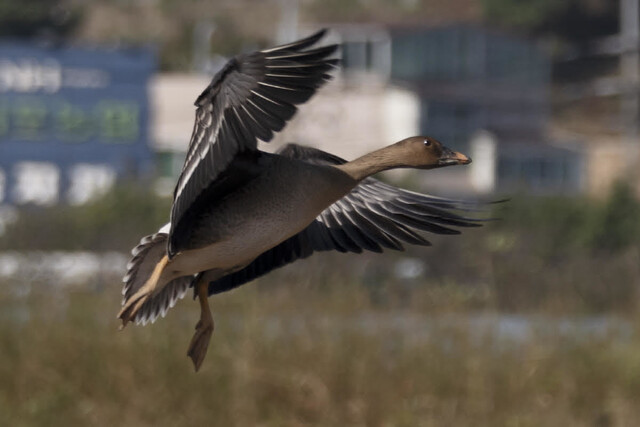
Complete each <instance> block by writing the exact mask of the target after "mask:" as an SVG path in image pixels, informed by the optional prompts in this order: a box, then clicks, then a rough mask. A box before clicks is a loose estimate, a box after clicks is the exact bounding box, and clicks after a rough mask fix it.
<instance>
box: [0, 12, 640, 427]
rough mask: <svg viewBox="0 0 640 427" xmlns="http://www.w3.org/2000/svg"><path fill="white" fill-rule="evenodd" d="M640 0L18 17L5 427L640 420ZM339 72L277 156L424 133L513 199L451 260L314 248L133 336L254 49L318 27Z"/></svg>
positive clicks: (4, 304) (0, 183) (0, 205)
mask: <svg viewBox="0 0 640 427" xmlns="http://www.w3.org/2000/svg"><path fill="white" fill-rule="evenodd" d="M639 21H640V17H639V0H527V1H522V0H449V1H447V2H440V1H434V0H389V1H383V0H265V1H257V0H209V1H201V0H197V1H196V0H188V1H184V0H183V1H179V0H93V1H81V0H66V1H64V0H58V1H52V0H30V1H28V2H25V1H19V0H2V2H1V3H0V424H1V425H23V426H31V425H34V426H35V425H46V426H52V425H89V424H91V425H96V426H102V425H104V426H107V425H109V426H110V425H114V424H120V425H126V426H129V425H131V426H134V425H135V426H145V425H149V426H152V425H153V426H162V425H167V426H169V425H171V426H175V425H224V426H248V425H260V426H281V425H282V426H284V425H287V426H302V425H325V426H328V425H354V426H364V425H367V426H369V425H371V426H440V425H456V426H503V425H504V426H540V425H545V426H559V425H563V426H566V425H572V426H573V425H575V426H635V425H640V407H639V406H638V404H637V402H638V398H639V397H640V316H639V315H638V314H637V313H638V308H639V300H638V297H639V292H638V291H639V289H640V263H639V262H638V261H639V255H640V201H639V199H638V196H639V195H640V185H639V184H640V176H639V172H638V171H639V160H640V157H639V156H640V150H639V147H640V136H639V132H640V71H639V70H640V60H639V52H640V30H639ZM323 27H327V28H330V29H331V32H330V35H329V37H328V39H329V40H328V41H329V42H340V43H342V44H343V48H342V52H341V55H342V59H343V66H342V68H341V69H340V70H337V71H336V72H335V78H334V80H333V81H332V82H331V83H330V84H329V85H328V86H327V87H326V88H324V89H323V90H322V91H321V92H320V93H319V94H318V95H317V96H316V97H314V98H313V99H312V100H311V101H310V102H309V103H308V104H307V105H304V106H302V108H301V114H299V116H297V117H296V118H294V120H293V121H292V122H291V123H290V125H289V126H288V127H287V128H286V130H285V131H284V132H282V134H280V135H279V136H278V138H277V139H276V140H275V141H274V142H273V143H271V144H269V146H268V147H263V148H265V149H267V150H273V149H276V148H277V147H279V146H280V145H281V144H283V143H286V142H291V141H296V142H299V143H303V144H307V145H312V146H316V147H318V148H321V149H324V150H327V151H331V152H333V153H335V154H337V155H339V156H342V157H345V158H347V159H352V158H355V157H357V156H359V155H361V154H363V153H365V152H367V151H369V150H372V149H375V148H379V147H381V146H384V145H387V144H389V143H391V142H394V141H396V140H399V139H401V138H404V137H406V136H410V135H415V134H427V135H432V136H434V137H436V138H438V139H440V140H441V141H443V142H444V143H445V144H446V145H448V146H451V147H453V148H455V149H458V150H460V151H463V152H465V153H467V154H469V155H470V156H471V157H472V158H473V159H474V162H473V163H472V164H471V165H470V166H468V167H457V168H448V169H445V170H436V171H429V172H424V171H418V172H402V173H398V172H396V173H389V174H386V175H384V177H383V179H385V180H388V181H390V182H394V183H396V184H399V185H402V186H403V187H405V188H410V189H414V190H418V191H423V192H429V193H431V194H435V195H442V196H449V197H461V198H468V199H479V200H498V199H501V198H503V197H509V198H510V201H509V202H507V203H502V204H498V205H495V206H490V207H489V208H487V211H486V212H484V213H481V214H480V215H481V216H482V215H484V216H485V217H499V218H501V219H500V220H499V221H495V222H491V223H489V224H487V225H486V226H485V227H482V228H479V229H473V230H465V231H464V233H463V234H462V235H461V236H445V237H440V236H429V240H430V241H431V242H432V243H433V246H432V247H429V248H408V250H407V251H406V252H402V253H391V252H388V253H386V254H384V255H376V254H370V253H365V254H361V255H343V254H319V255H315V256H313V257H311V258H310V259H308V260H305V261H300V262H297V263H295V264H293V265H291V266H288V267H286V268H283V269H281V270H278V271H276V272H274V273H273V274H270V275H268V276H267V277H265V278H261V279H259V280H257V281H256V282H254V283H252V284H249V285H247V286H243V287H241V288H239V289H237V290H235V291H233V292H229V293H226V294H222V295H219V296H216V297H215V298H213V299H212V300H211V304H212V307H213V311H214V317H215V319H216V325H217V328H216V332H215V333H214V336H213V339H212V342H211V346H210V349H209V354H208V357H207V359H206V360H205V362H204V365H203V368H202V370H201V372H199V373H198V374H194V373H193V368H192V366H191V362H190V361H189V360H188V359H187V357H186V355H185V353H186V348H187V345H188V342H189V340H190V337H191V334H192V330H193V326H194V324H195V322H196V320H197V319H198V313H199V312H198V307H197V304H195V303H193V302H192V301H191V300H190V298H186V299H185V301H182V302H180V303H179V304H178V305H177V306H176V307H175V308H174V309H173V310H171V311H170V312H169V314H168V315H167V318H165V319H162V320H160V321H158V322H156V324H154V325H150V326H146V327H144V328H142V327H136V326H133V327H128V328H127V329H126V330H125V331H123V332H118V331H117V327H118V323H117V322H116V319H115V315H116V313H117V312H118V310H119V307H120V301H121V295H120V289H121V283H120V280H121V277H122V275H123V273H124V270H125V265H126V261H127V259H128V253H129V250H130V249H131V247H133V246H134V245H135V244H137V242H138V240H139V239H140V237H142V236H144V235H146V234H149V233H152V232H154V231H155V230H157V229H158V227H159V226H160V225H162V224H163V223H165V222H166V221H167V220H168V216H169V208H170V204H171V199H170V195H171V192H172V191H173V185H174V183H175V180H176V178H177V175H178V174H179V172H180V168H181V166H182V161H183V159H184V155H185V151H186V148H187V144H188V139H189V136H190V132H191V128H192V125H193V117H194V109H193V108H194V107H193V101H194V100H195V98H196V97H197V96H198V95H199V93H200V92H201V91H202V90H203V89H204V88H205V86H206V85H207V84H208V83H209V81H210V79H211V77H212V75H213V74H214V73H215V72H216V71H217V70H218V69H219V68H220V67H221V66H222V65H223V64H224V62H225V61H226V60H227V59H228V58H229V57H230V56H232V55H234V54H236V53H238V52H242V51H250V50H253V49H256V48H261V47H267V46H270V45H273V44H275V43H284V42H288V41H291V40H294V39H296V38H297V37H301V36H304V35H308V34H310V33H311V32H312V31H315V30H317V29H319V28H323Z"/></svg>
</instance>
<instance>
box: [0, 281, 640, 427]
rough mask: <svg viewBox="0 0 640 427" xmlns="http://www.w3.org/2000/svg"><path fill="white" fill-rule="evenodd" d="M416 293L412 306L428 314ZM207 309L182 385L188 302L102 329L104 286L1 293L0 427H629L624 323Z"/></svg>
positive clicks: (630, 348)
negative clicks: (201, 359) (204, 352)
mask: <svg viewBox="0 0 640 427" xmlns="http://www.w3.org/2000/svg"><path fill="white" fill-rule="evenodd" d="M5 289H6V287H5ZM424 289H425V290H424V291H423V290H420V289H418V290H414V296H415V298H414V299H413V300H415V301H427V300H433V298H434V296H433V295H434V294H427V293H425V292H427V291H426V289H428V286H425V288H424ZM212 305H213V307H214V315H215V318H216V321H217V324H216V328H217V329H216V331H215V333H214V336H213V339H212V344H211V348H210V350H209V354H208V356H207V359H206V360H205V363H204V365H203V369H202V370H201V372H199V373H198V374H195V373H194V372H193V368H192V366H191V362H190V360H189V359H188V358H187V357H186V355H185V352H186V347H187V344H188V342H189V339H190V337H191V333H192V330H193V326H194V324H195V322H196V320H197V317H198V311H197V304H196V303H193V302H191V301H190V300H189V299H188V298H187V299H185V300H184V301H182V302H181V303H179V304H178V305H177V306H176V307H175V308H174V309H173V310H172V311H171V312H170V313H169V314H168V316H167V317H166V318H165V319H163V320H161V321H159V322H156V323H155V324H154V325H151V326H146V327H144V328H143V327H136V326H134V327H131V326H129V327H127V328H126V329H125V330H124V331H118V328H117V322H116V319H115V313H116V311H117V308H118V306H119V293H118V292H116V291H115V289H114V288H109V289H105V290H104V291H102V292H98V293H94V292H87V291H80V290H77V291H64V292H52V291H51V290H43V289H39V288H38V287H37V286H35V287H32V289H31V292H30V293H29V295H27V296H24V295H22V296H19V295H18V296H17V295H15V294H14V295H9V294H7V293H5V294H3V296H2V299H1V300H0V313H1V314H0V315H1V316H2V321H1V322H0V348H1V349H2V350H1V351H0V425H16V426H17V425H20V426H75V425H78V426H84V425H93V426H113V425H122V426H182V425H184V426H187V425H212V426H306V425H310V426H311V425H313V426H336V425H349V426H444V425H451V426H453V425H455V426H542V425H544V426H561V425H562V426H567V425H571V426H634V425H640V406H638V404H637V403H638V396H640V335H639V334H638V326H640V323H639V322H638V319H636V318H634V317H632V316H628V315H627V316H614V317H608V316H604V317H599V318H597V319H600V320H596V323H598V324H599V325H600V326H598V327H596V328H590V329H589V328H586V329H585V330H582V328H580V327H578V328H577V330H573V329H571V328H570V327H567V324H566V319H568V318H563V319H565V320H562V319H560V318H556V319H555V320H554V317H549V316H545V319H546V320H545V321H544V322H541V323H536V322H535V318H536V317H535V315H532V316H530V317H524V318H523V319H525V320H524V322H525V325H526V328H525V329H526V334H523V333H522V331H520V332H518V330H517V329H516V330H515V332H513V333H509V331H508V330H505V328H507V329H508V326H509V322H504V319H503V316H501V315H499V314H498V313H497V312H495V311H492V310H487V309H485V310H483V311H482V312H481V313H473V312H469V311H458V310H455V309H452V310H451V311H450V312H446V311H440V312H439V313H435V314H434V313H429V312H428V311H426V310H425V306H424V305H423V304H420V303H413V304H408V305H406V304H400V303H397V304H387V305H386V306H382V307H381V306H380V305H379V304H375V303H373V302H372V299H371V294H370V292H368V291H366V290H365V288H364V287H363V286H361V285H355V284H347V283H336V284H334V285H331V286H327V287H310V286H307V285H302V286H297V285H296V284H294V283H279V284H278V283H271V282H267V281H262V282H260V283H257V284H254V285H251V286H245V287H244V288H241V289H239V290H236V291H234V292H231V293H228V294H223V295H220V296H218V297H216V298H214V299H213V300H212ZM527 319H529V320H527ZM531 319H534V320H531ZM571 319H573V320H571V322H574V321H575V322H577V323H576V324H577V325H578V326H579V325H580V324H582V323H585V324H588V322H589V321H591V320H589V319H592V316H590V317H580V316H577V315H576V316H573V317H571ZM576 319H577V320H576ZM581 319H582V320H581ZM603 319H604V320H603ZM563 322H564V326H562V325H563ZM511 323H513V322H511ZM516 323H517V322H516ZM521 326H522V325H521ZM580 331H582V332H580Z"/></svg>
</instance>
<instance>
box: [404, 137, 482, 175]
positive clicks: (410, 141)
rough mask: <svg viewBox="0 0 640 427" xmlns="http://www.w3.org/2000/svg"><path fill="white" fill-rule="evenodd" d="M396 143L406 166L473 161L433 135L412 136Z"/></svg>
mask: <svg viewBox="0 0 640 427" xmlns="http://www.w3.org/2000/svg"><path fill="white" fill-rule="evenodd" d="M396 145H397V148H398V152H399V153H398V154H399V155H401V156H402V163H403V164H404V165H405V167H410V168H417V169H435V168H441V167H444V166H454V165H468V164H469V163H471V158H470V157H467V156H465V155H464V154H462V153H459V152H457V151H453V150H451V149H450V148H447V147H445V146H444V145H443V144H442V143H441V142H440V141H438V140H437V139H435V138H433V137H431V136H412V137H410V138H407V139H404V140H402V141H400V142H398V143H397V144H396Z"/></svg>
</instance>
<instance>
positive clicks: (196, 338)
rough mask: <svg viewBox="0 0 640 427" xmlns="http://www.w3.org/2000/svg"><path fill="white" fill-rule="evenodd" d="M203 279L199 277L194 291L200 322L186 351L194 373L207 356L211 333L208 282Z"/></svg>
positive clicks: (211, 321) (211, 323) (211, 318)
mask: <svg viewBox="0 0 640 427" xmlns="http://www.w3.org/2000/svg"><path fill="white" fill-rule="evenodd" d="M203 279H204V278H203V277H200V279H199V280H198V283H196V291H197V293H198V300H199V301H200V321H199V322H198V323H197V324H196V332H195V334H194V335H193V338H191V344H189V350H188V351H187V356H189V357H190V358H191V360H192V361H193V367H194V368H195V369H196V372H198V370H199V369H200V366H201V365H202V361H203V360H204V357H205V356H206V355H207V349H208V348H209V340H210V339H211V334H212V333H213V316H211V309H210V308H209V299H208V297H209V281H208V280H203Z"/></svg>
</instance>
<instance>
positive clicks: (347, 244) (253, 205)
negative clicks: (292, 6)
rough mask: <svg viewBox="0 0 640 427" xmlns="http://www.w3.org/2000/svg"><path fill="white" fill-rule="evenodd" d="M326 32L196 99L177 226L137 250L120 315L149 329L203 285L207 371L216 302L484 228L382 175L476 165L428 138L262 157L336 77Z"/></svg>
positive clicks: (238, 71)
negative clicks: (306, 262) (341, 255)
mask: <svg viewBox="0 0 640 427" xmlns="http://www.w3.org/2000/svg"><path fill="white" fill-rule="evenodd" d="M323 35H324V31H321V32H318V33H316V34H314V35H312V36H310V37H307V38H306V39H302V40H299V41H297V42H293V43H290V44H288V45H283V46H279V47H275V48H271V49H265V50H262V51H258V52H254V53H251V54H246V55H239V56H237V57H235V58H233V59H232V60H231V61H229V63H228V64H227V65H226V66H225V67H224V68H223V69H222V70H221V71H220V72H219V73H218V74H217V75H216V76H214V78H213V80H212V82H211V84H210V85H209V86H208V87H207V88H206V89H205V91H204V92H203V93H202V94H201V95H200V96H199V97H198V99H197V100H196V120H195V125H194V130H193V133H192V137H191V141H190V143H189V149H188V151H187V156H186V159H185V164H184V167H183V170H182V173H181V175H180V177H179V179H178V182H177V184H176V189H175V192H174V198H173V205H172V210H171V220H170V222H169V223H168V224H166V225H165V226H163V227H162V228H161V229H160V230H159V231H158V232H157V233H154V234H152V235H150V236H146V237H144V238H143V239H142V240H141V241H140V243H139V244H138V245H137V246H136V247H135V248H134V249H133V251H132V255H133V257H132V259H131V261H130V262H129V264H128V266H127V274H126V275H125V277H124V279H123V281H124V288H123V295H124V300H123V307H122V310H121V311H120V313H119V314H118V318H120V319H121V320H122V326H123V327H124V326H125V325H126V324H127V323H128V322H129V321H135V322H137V323H142V324H144V323H147V322H149V321H154V320H155V319H156V318H157V317H158V316H164V314H165V313H166V311H167V310H168V309H169V308H170V307H172V306H173V305H174V304H175V303H176V301H177V300H179V299H180V298H182V297H183V296H184V294H185V293H186V292H187V290H188V289H189V288H191V287H193V288H194V290H195V294H196V295H197V296H198V299H199V302H200V306H201V319H200V321H199V322H198V325H197V327H196V333H195V335H194V337H193V339H192V341H191V344H190V346H189V351H188V355H189V356H190V357H191V358H192V359H193V362H194V365H195V368H196V370H198V369H199V367H200V365H201V363H202V361H203V360H204V356H205V355H206V351H207V348H208V343H209V339H210V336H211V333H212V331H213V319H212V316H211V313H210V310H209V306H208V301H207V298H208V296H209V295H213V294H216V293H219V292H224V291H227V290H229V289H232V288H235V287H237V286H240V285H242V284H244V283H247V282H249V281H251V280H253V279H255V278H256V277H259V276H261V275H263V274H266V273H268V272H269V271H272V270H273V269H276V268H279V267H281V266H283V265H286V264H288V263H291V262H293V261H295V260H297V259H301V258H306V257H308V256H310V255H311V254H313V253H314V252H319V251H329V250H337V251H340V252H354V253H359V252H362V251H363V250H369V251H374V252H382V251H383V249H394V250H402V249H403V244H406V243H410V244H417V245H428V244H429V242H428V241H427V240H426V239H425V238H424V237H423V236H422V235H421V233H420V232H421V231H426V232H433V233H438V234H457V233H459V231H458V230H457V229H455V228H452V227H474V226H478V225H479V223H478V220H475V219H473V218H468V217H466V216H464V215H463V214H462V213H460V212H461V211H462V210H464V209H465V208H466V207H467V206H466V204H465V203H464V202H459V201H454V200H448V199H442V198H437V197H433V196H429V195H425V194H419V193H414V192H410V191H406V190H402V189H399V188H397V187H393V186H390V185H387V184H384V183H382V182H380V181H377V180H376V179H374V178H371V175H374V174H376V173H377V172H380V171H383V170H387V169H392V168H420V169H432V168H438V167H444V166H451V165H456V164H467V163H470V161H471V160H470V159H469V158H467V157H466V156H464V155H463V154H461V153H456V152H454V151H452V150H449V149H448V148H446V147H444V146H443V145H442V144H441V143H440V142H439V141H437V140H435V139H434V138H431V137H425V136H416V137H410V138H407V139H404V140H402V141H399V142H397V143H395V144H392V145H390V146H388V147H384V148H382V149H379V150H376V151H373V152H371V153H368V154H365V155H363V156H362V157H360V158H358V159H355V160H353V161H350V162H347V161H345V160H343V159H341V158H339V157H337V156H335V155H332V154H329V153H326V152H323V151H321V150H318V149H314V148H309V147H303V146H300V145H296V144H289V145H287V146H285V147H284V148H283V149H281V150H279V151H278V152H277V153H274V154H271V153H266V152H263V151H260V150H259V149H258V147H257V140H258V139H261V140H263V141H265V142H268V141H269V140H270V139H271V138H272V137H273V134H274V132H277V131H279V130H281V129H282V128H283V127H284V126H285V124H286V122H287V120H289V119H290V118H291V117H292V116H293V114H294V113H295V111H296V107H295V106H296V105H298V104H301V103H303V102H305V101H306V100H308V99H309V98H310V97H311V96H312V95H313V94H314V93H315V91H316V90H317V89H318V88H319V87H320V86H322V84H324V83H325V82H326V81H327V80H328V79H329V75H328V74H327V72H328V71H330V70H331V69H333V68H334V67H335V66H336V64H337V61H336V60H335V59H331V58H330V56H331V55H332V54H333V52H334V51H335V50H336V46H324V47H319V48H311V46H313V45H314V44H315V43H316V42H317V41H319V40H320V39H321V38H322V36H323Z"/></svg>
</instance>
